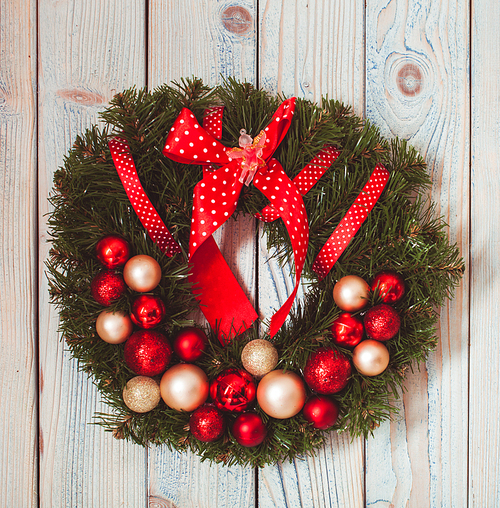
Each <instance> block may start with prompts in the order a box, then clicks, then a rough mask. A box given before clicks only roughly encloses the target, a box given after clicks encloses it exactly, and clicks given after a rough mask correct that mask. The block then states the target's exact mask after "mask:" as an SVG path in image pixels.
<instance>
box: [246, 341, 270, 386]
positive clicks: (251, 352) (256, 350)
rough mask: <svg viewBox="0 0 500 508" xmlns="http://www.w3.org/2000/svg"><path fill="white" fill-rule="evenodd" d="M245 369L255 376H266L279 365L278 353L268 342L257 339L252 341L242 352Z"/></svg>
mask: <svg viewBox="0 0 500 508" xmlns="http://www.w3.org/2000/svg"><path fill="white" fill-rule="evenodd" d="M241 363H242V364H243V368H244V369H245V370H247V371H248V372H250V374H253V375H254V376H258V377H261V376H265V375H266V374H267V373H268V372H271V371H272V370H273V369H274V368H275V367H276V365H277V363H278V351H276V348H275V347H274V346H273V345H272V344H271V343H270V342H269V341H268V340H264V339H255V340H252V341H250V342H249V343H248V344H247V345H246V346H245V347H244V348H243V351H242V352H241Z"/></svg>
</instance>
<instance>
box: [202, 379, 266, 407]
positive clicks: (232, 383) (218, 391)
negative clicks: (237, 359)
mask: <svg viewBox="0 0 500 508" xmlns="http://www.w3.org/2000/svg"><path fill="white" fill-rule="evenodd" d="M256 391H257V389H256V387H255V383H254V380H253V377H252V375H251V374H249V373H248V372H247V371H246V370H243V369H226V370H224V371H222V372H221V373H220V374H219V375H218V376H217V377H216V378H215V379H214V380H213V381H212V383H211V384H210V396H211V397H212V399H213V401H214V403H215V405H216V406H217V407H218V408H219V409H222V410H223V411H236V412H241V411H244V410H245V409H246V408H247V407H248V406H250V404H252V402H253V401H254V400H255V395H256Z"/></svg>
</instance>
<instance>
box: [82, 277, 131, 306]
mask: <svg viewBox="0 0 500 508" xmlns="http://www.w3.org/2000/svg"><path fill="white" fill-rule="evenodd" d="M126 290H127V285H126V284H125V281H124V280H123V277H122V276H121V274H119V273H117V272H114V271H113V270H104V271H102V272H99V273H98V274H97V275H96V276H95V277H94V278H93V279H92V282H91V283H90V292H91V293H92V297H93V298H94V300H95V301H96V302H97V303H100V304H101V305H104V306H105V307H109V306H110V305H111V304H112V303H113V302H114V301H115V300H118V298H120V297H121V296H122V295H123V294H124V293H125V291H126Z"/></svg>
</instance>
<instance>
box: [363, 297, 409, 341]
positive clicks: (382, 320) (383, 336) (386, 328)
mask: <svg viewBox="0 0 500 508" xmlns="http://www.w3.org/2000/svg"><path fill="white" fill-rule="evenodd" d="M363 323H364V325H365V330H366V335H367V336H368V337H369V338H370V339H375V340H382V341H384V340H389V339H392V338H393V337H394V336H395V335H396V334H397V333H398V331H399V327H400V325H401V319H400V317H399V314H398V313H397V311H396V309H394V307H391V306H390V305H387V304H385V303H381V304H380V305H375V307H372V308H371V309H370V310H369V311H368V312H367V313H366V314H365V317H364V319H363Z"/></svg>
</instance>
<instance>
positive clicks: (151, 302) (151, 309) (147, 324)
mask: <svg viewBox="0 0 500 508" xmlns="http://www.w3.org/2000/svg"><path fill="white" fill-rule="evenodd" d="M165 314H166V309H165V304H164V303H163V301H162V299H161V298H160V297H159V296H155V295H140V296H138V297H137V298H136V299H135V300H134V301H133V302H132V309H131V314H130V317H131V319H132V321H133V323H134V324H136V325H137V326H140V327H141V328H145V329H149V328H155V327H156V326H158V325H159V324H160V323H161V321H162V319H163V318H164V317H165Z"/></svg>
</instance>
